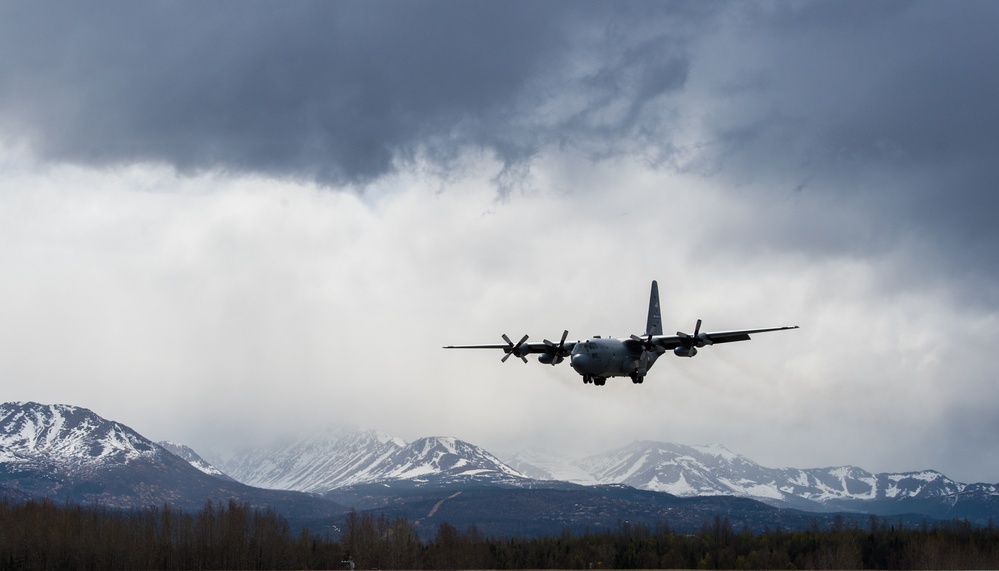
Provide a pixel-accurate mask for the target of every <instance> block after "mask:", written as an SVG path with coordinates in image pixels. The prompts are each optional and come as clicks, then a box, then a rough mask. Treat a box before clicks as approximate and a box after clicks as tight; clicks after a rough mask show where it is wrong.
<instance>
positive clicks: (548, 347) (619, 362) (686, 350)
mask: <svg viewBox="0 0 999 571" xmlns="http://www.w3.org/2000/svg"><path fill="white" fill-rule="evenodd" d="M797 328H798V326H797V325H791V326H785V327H767V328H763V329H740V330H736V331H715V332H702V331H701V320H700V319H698V320H697V324H696V325H695V326H694V332H693V333H691V334H687V333H684V332H682V331H677V332H676V335H663V324H662V315H661V313H660V309H659V286H658V284H656V282H655V281H653V282H652V293H651V295H650V296H649V317H648V321H647V322H646V326H645V335H643V336H641V337H639V336H638V335H632V336H631V337H627V338H616V337H606V338H602V337H594V338H592V339H586V340H583V341H566V337H567V336H568V335H569V332H568V331H565V332H563V333H562V339H561V340H559V342H558V343H555V342H553V341H549V340H547V339H545V340H544V341H543V342H541V343H528V342H527V339H528V336H527V335H524V336H523V337H522V338H521V339H520V341H518V342H517V343H514V342H513V341H511V340H510V338H509V337H507V336H506V334H504V335H503V341H505V343H502V344H499V343H493V344H484V345H448V346H446V347H444V348H445V349H502V350H503V352H504V353H505V354H504V355H503V359H502V360H503V361H504V362H505V361H506V360H507V359H509V358H510V356H511V355H513V356H516V357H520V358H521V359H522V360H523V361H524V362H525V363H526V362H527V355H530V354H532V353H536V354H538V361H539V362H541V363H545V364H548V365H557V364H559V363H561V362H562V361H564V360H565V358H566V357H569V365H570V366H571V367H572V368H573V370H574V371H576V372H577V373H579V374H580V375H581V376H582V377H583V383H593V384H594V385H603V384H604V383H606V382H607V379H608V378H610V377H630V378H631V380H632V382H634V383H636V384H637V383H641V382H642V381H644V380H645V375H646V373H648V371H649V369H651V368H652V365H654V364H655V362H656V360H657V359H658V358H659V357H660V356H661V355H663V354H665V353H666V351H672V352H673V354H674V355H676V356H678V357H693V356H694V355H696V354H697V350H698V349H699V348H701V347H704V346H706V345H718V344H720V343H731V342H733V341H749V339H750V337H749V336H750V334H755V333H766V332H769V331H783V330H785V329H797Z"/></svg>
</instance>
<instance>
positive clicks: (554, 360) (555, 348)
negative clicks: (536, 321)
mask: <svg viewBox="0 0 999 571" xmlns="http://www.w3.org/2000/svg"><path fill="white" fill-rule="evenodd" d="M568 336H569V330H568V329H566V330H565V331H563V332H562V339H560V340H559V342H558V345H556V344H555V343H553V342H551V341H549V340H547V339H545V340H544V342H545V346H546V347H548V354H550V355H551V364H552V365H558V364H559V363H561V362H562V360H563V359H565V356H566V351H565V338H566V337H568ZM546 360H547V359H546Z"/></svg>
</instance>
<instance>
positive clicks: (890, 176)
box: [692, 2, 999, 303]
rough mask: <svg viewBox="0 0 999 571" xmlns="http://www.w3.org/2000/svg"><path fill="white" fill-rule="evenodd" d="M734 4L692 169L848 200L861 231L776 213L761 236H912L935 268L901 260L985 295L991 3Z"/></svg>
mask: <svg viewBox="0 0 999 571" xmlns="http://www.w3.org/2000/svg"><path fill="white" fill-rule="evenodd" d="M741 8H742V9H741V10H733V11H732V12H733V13H737V14H738V17H732V18H730V19H729V20H728V21H729V22H730V25H731V28H730V29H729V31H728V34H727V35H725V34H723V35H722V36H721V38H720V41H721V42H723V45H724V47H723V48H718V49H719V51H720V52H722V53H723V54H724V57H725V58H726V60H727V63H728V64H729V65H728V66H727V67H726V69H727V70H728V71H729V74H728V75H726V76H719V75H715V76H714V78H713V79H714V80H715V81H716V87H717V89H716V90H715V91H714V95H715V97H714V98H713V99H714V100H713V101H712V102H711V110H712V111H713V113H711V114H709V116H708V118H707V119H706V122H707V127H706V129H705V137H706V141H705V142H706V145H705V149H706V150H705V152H703V153H701V154H700V155H699V157H698V161H697V163H696V164H695V165H694V166H693V167H692V168H695V169H699V170H701V171H702V172H705V173H710V174H711V175H718V176H721V177H722V179H723V180H727V181H729V183H730V184H732V185H754V186H755V187H756V188H760V187H770V188H771V189H773V192H776V193H784V194H786V195H787V196H788V198H789V199H793V200H803V201H806V202H807V201H808V200H814V198H815V195H816V194H818V195H819V196H821V199H822V200H825V201H830V202H832V203H835V204H840V205H847V204H852V205H853V213H852V217H853V218H854V220H855V221H863V220H866V225H867V228H868V230H869V232H866V233H865V232H861V233H860V234H859V235H858V234H857V233H854V232H853V231H854V230H855V228H851V227H850V226H849V225H847V224H843V222H845V220H844V219H842V218H840V219H838V220H837V221H836V222H835V226H836V227H838V228H839V229H840V232H839V233H838V234H836V233H827V234H825V235H824V238H823V240H824V242H820V241H816V240H815V239H814V238H815V235H811V236H809V235H802V234H801V232H800V230H801V228H800V226H799V225H798V224H799V221H796V220H788V221H786V224H787V226H786V227H783V228H780V227H779V225H778V228H777V229H775V230H774V232H773V233H772V235H771V238H772V239H773V240H775V241H777V242H779V244H780V248H782V249H783V248H788V247H792V248H793V247H796V246H795V245H796V244H798V245H800V246H801V247H803V248H806V251H810V252H812V253H818V252H822V253H835V252H837V251H838V252H839V253H841V254H846V255H855V254H872V253H875V254H876V253H877V252H876V250H877V249H878V248H888V249H894V248H896V247H898V246H899V244H900V243H902V242H907V241H909V242H911V241H913V240H923V241H925V244H924V245H923V246H924V247H925V248H926V249H927V250H926V254H925V259H924V262H927V261H932V263H933V264H934V265H936V268H935V269H934V270H933V271H927V268H925V267H923V268H917V267H915V266H912V267H909V271H910V272H912V273H917V274H927V273H935V274H937V275H942V274H951V275H953V274H961V275H963V279H964V280H965V281H966V283H969V284H974V285H973V286H972V287H971V290H974V291H977V292H978V293H979V294H980V293H982V292H983V290H984V291H987V292H988V293H987V297H988V296H990V297H991V298H992V299H991V302H992V303H995V302H996V301H999V297H997V296H999V292H997V291H996V290H995V288H994V287H993V286H990V285H989V283H990V282H992V281H993V280H994V276H995V273H996V272H997V271H999V227H997V226H996V225H995V224H994V223H993V222H991V221H990V219H991V218H992V213H994V212H996V211H999V193H997V192H996V189H997V184H999V162H997V161H995V160H994V159H993V157H996V156H999V113H996V112H995V110H994V107H995V101H999V74H996V73H995V72H994V70H995V67H996V64H997V62H999V44H997V43H996V42H995V41H994V29H995V26H996V25H997V24H999V5H997V4H995V3H988V2H978V3H976V2H966V3H961V4H943V3H910V2H873V3H853V2H809V3H802V4H795V3H778V4H775V5H774V4H765V5H760V4H752V5H745V4H744V5H742V6H741ZM732 38H735V39H732ZM714 57H715V59H717V58H718V57H719V56H717V55H716V56H714ZM698 64H699V65H702V66H703V65H705V64H707V62H706V61H703V60H700V61H697V62H695V65H698ZM809 195H811V196H809ZM803 213H804V211H803ZM819 218H821V217H819ZM810 223H814V222H810ZM796 236H797V237H798V238H800V240H798V239H796V238H795V237H796ZM865 236H866V238H867V242H866V243H865V242H864V240H863V239H862V238H864V237H865ZM872 250H874V251H872ZM918 265H919V264H917V266H918ZM942 268H943V269H949V271H942V270H941V269H942ZM909 278H910V279H916V278H917V276H912V275H910V276H909ZM919 279H922V278H921V277H920V278H919ZM965 293H967V292H965Z"/></svg>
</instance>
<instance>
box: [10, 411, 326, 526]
mask: <svg viewBox="0 0 999 571" xmlns="http://www.w3.org/2000/svg"><path fill="white" fill-rule="evenodd" d="M202 462H203V461H202ZM204 464H205V465H207V463H204ZM0 496H6V497H7V498H11V499H14V500H17V499H24V498H28V497H48V498H51V499H53V500H58V501H64V500H68V501H72V502H75V503H78V504H101V505H104V506H108V507H113V508H133V507H140V508H141V507H148V506H162V505H164V504H169V505H171V506H173V507H175V508H178V509H183V510H188V511H196V510H198V509H201V508H202V507H204V505H205V504H206V503H207V502H208V501H209V500H211V501H214V502H227V501H228V500H229V499H235V500H236V501H238V502H240V503H248V504H250V505H251V506H254V507H261V508H266V507H270V508H273V509H275V510H276V511H279V512H281V513H285V514H289V515H290V516H291V517H290V518H289V520H293V519H294V520H296V521H309V520H320V519H323V518H331V517H338V516H339V515H340V514H342V513H343V512H344V511H345V510H346V508H345V507H344V506H342V505H339V504H336V503H334V502H332V501H329V500H326V499H323V498H317V497H316V496H313V495H311V494H305V493H302V492H295V491H284V490H267V489H261V488H254V487H252V486H247V485H245V484H241V483H239V482H236V481H235V480H233V479H231V478H228V477H220V474H216V475H212V474H210V473H206V472H205V471H202V470H199V469H197V468H195V467H194V466H192V464H191V463H190V462H189V461H188V460H185V459H184V458H181V457H180V456H177V455H176V454H174V453H173V452H170V451H168V450H167V449H166V448H164V447H162V446H160V445H158V444H156V443H154V442H152V441H150V440H149V439H147V438H145V437H143V436H142V435H140V434H138V433H137V432H135V431H134V430H132V429H131V428H129V427H127V426H125V425H123V424H119V423H117V422H114V421H110V420H107V419H104V418H102V417H100V416H98V415H97V414H95V413H94V412H92V411H90V410H87V409H85V408H79V407H75V406H69V405H42V404H38V403H3V404H0Z"/></svg>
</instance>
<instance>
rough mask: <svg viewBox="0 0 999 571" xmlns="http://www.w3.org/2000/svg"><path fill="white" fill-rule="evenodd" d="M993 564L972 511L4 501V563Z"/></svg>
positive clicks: (985, 532) (991, 538) (997, 535)
mask: <svg viewBox="0 0 999 571" xmlns="http://www.w3.org/2000/svg"><path fill="white" fill-rule="evenodd" d="M346 554H350V555H351V556H352V557H353V558H354V560H355V563H356V566H357V568H358V569H588V568H606V569H612V568H617V569H643V568H644V569H656V568H659V569H663V568H701V569H760V568H769V569H778V568H780V569H919V568H933V569H970V568H978V569H987V568H991V569H994V568H997V567H999V529H997V528H995V527H994V526H992V525H990V526H988V527H985V528H980V527H974V526H972V525H970V524H968V523H967V522H963V521H955V522H950V523H946V524H937V525H933V526H930V525H926V526H922V527H920V528H918V529H908V528H905V527H903V526H900V525H892V523H891V522H890V521H888V520H882V519H878V518H876V517H872V518H871V519H870V521H869V526H868V527H866V528H863V529H862V528H859V527H848V526H844V525H835V526H833V528H832V529H828V530H820V529H818V528H817V527H816V528H814V529H811V530H808V531H797V532H783V531H781V530H771V531H767V532H764V533H759V534H752V533H750V532H748V531H740V530H734V529H732V526H731V525H729V523H728V521H727V520H725V519H723V518H716V519H715V520H714V521H713V522H711V523H707V524H705V525H704V526H703V527H702V528H701V530H700V531H699V532H698V533H695V534H678V533H675V532H673V531H672V530H670V528H669V527H668V526H666V525H660V526H657V527H655V528H649V527H647V526H643V525H630V524H628V523H621V524H620V525H619V526H618V528H617V529H616V530H615V531H613V532H602V533H584V534H572V533H569V532H565V533H563V534H561V535H560V536H558V537H546V538H533V539H516V538H514V539H509V538H508V539H494V538H490V537H485V536H484V535H482V534H481V533H480V532H478V531H477V530H476V529H475V528H474V526H473V527H469V528H468V529H465V530H459V529H457V528H455V527H453V526H451V525H449V524H447V523H442V524H440V526H439V528H438V531H437V534H436V536H435V537H434V538H433V539H432V540H430V541H425V542H421V541H420V540H419V539H418V536H417V534H416V532H415V530H414V527H413V525H412V524H411V523H410V522H409V521H407V520H406V519H403V518H397V519H390V518H387V517H384V516H381V517H378V516H374V515H372V514H370V513H363V514H358V513H357V512H350V513H349V514H348V516H347V518H346V519H345V521H344V522H343V529H342V533H341V534H340V536H339V537H336V538H334V537H322V536H317V535H314V534H312V533H311V532H309V531H308V530H302V531H301V532H299V533H297V534H293V533H291V532H290V530H289V527H288V524H287V522H285V520H284V519H283V518H282V517H281V516H279V515H278V514H276V513H274V512H272V511H269V510H260V509H255V508H250V507H249V506H248V505H246V504H237V503H235V502H232V501H231V502H229V503H228V504H224V505H216V504H212V503H208V504H206V505H205V506H204V508H203V509H201V510H200V511H199V512H198V513H196V514H188V513H184V512H179V511H175V510H172V509H169V508H150V509H146V510H141V511H118V510H112V509H107V508H102V507H99V506H87V507H83V506H78V505H70V504H66V505H59V504H55V503H53V502H51V501H48V500H42V501H36V500H30V501H26V502H19V503H14V502H11V501H9V500H6V499H5V500H2V501H0V569H39V570H41V569H106V570H115V569H123V570H124V569H337V568H342V567H343V559H344V557H345V555H346Z"/></svg>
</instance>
